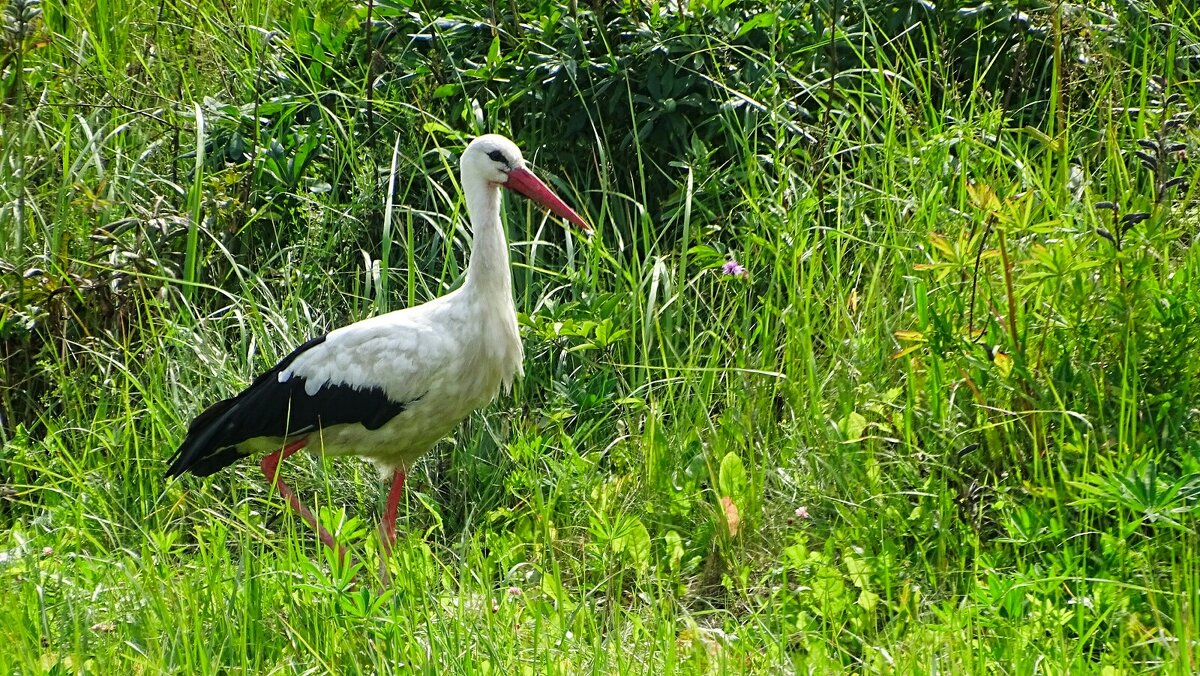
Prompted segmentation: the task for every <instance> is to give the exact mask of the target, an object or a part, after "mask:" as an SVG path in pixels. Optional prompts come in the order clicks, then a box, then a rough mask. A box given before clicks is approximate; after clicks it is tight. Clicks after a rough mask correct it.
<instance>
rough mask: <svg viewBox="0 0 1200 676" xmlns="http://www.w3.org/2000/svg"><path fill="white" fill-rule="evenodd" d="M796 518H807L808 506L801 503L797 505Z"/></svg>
mask: <svg viewBox="0 0 1200 676" xmlns="http://www.w3.org/2000/svg"><path fill="white" fill-rule="evenodd" d="M796 518H797V519H807V518H808V508H807V507H805V506H803V505H801V506H799V507H797V508H796Z"/></svg>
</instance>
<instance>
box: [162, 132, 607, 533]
mask: <svg viewBox="0 0 1200 676" xmlns="http://www.w3.org/2000/svg"><path fill="white" fill-rule="evenodd" d="M460 171H461V178H462V186H463V192H464V193H465V196H466V201H467V212H468V214H469V216H470V219H471V224H472V226H473V231H474V245H473V249H472V253H471V261H470V264H469V267H468V270H467V277H466V280H465V281H464V283H463V285H462V286H461V287H459V288H458V289H457V290H455V291H452V292H451V293H448V294H446V295H445V296H442V297H441V298H437V299H435V300H432V301H430V302H428V303H425V304H424V305H420V306H417V307H412V308H407V309H404V310H398V311H396V312H391V313H388V314H385V315H381V316H378V317H373V318H371V319H366V320H363V321H360V322H356V323H354V324H351V325H349V326H345V327H342V328H340V329H337V330H334V331H331V332H330V333H329V334H327V335H325V336H321V337H318V338H314V339H313V340H310V341H309V342H307V343H305V344H304V345H302V346H300V347H299V348H297V349H296V350H295V351H294V352H292V353H291V354H290V355H288V356H287V357H285V358H284V359H283V360H281V361H280V362H279V364H277V365H276V366H275V367H274V368H272V369H271V370H269V371H267V372H266V373H264V374H262V375H261V376H259V377H258V378H257V379H256V380H255V381H254V383H252V384H251V385H250V386H249V387H248V388H246V390H244V391H242V392H241V393H240V394H238V395H237V396H235V397H232V398H230V399H226V400H223V401H220V402H217V403H216V404H213V405H212V406H210V407H209V408H208V409H206V410H205V411H204V412H203V413H201V414H200V415H199V416H197V417H196V419H195V420H194V421H193V422H192V424H191V426H190V427H189V428H188V434H187V437H186V438H185V439H184V442H183V444H182V445H180V447H179V449H178V451H176V453H175V455H174V457H173V458H172V459H171V465H170V467H169V468H168V470H167V474H168V476H178V475H180V474H182V473H184V472H190V473H193V474H197V475H200V476H206V475H208V474H212V473H213V472H216V471H218V470H220V469H221V468H223V467H225V466H227V465H229V464H231V463H233V462H234V461H236V460H237V459H238V458H240V457H243V456H246V455H250V454H256V453H268V455H267V456H266V457H265V458H264V459H263V461H262V469H263V473H264V474H265V475H266V477H267V480H268V481H270V482H272V483H273V484H274V485H275V486H276V487H277V488H278V490H279V492H280V493H281V494H282V495H283V496H284V497H286V498H287V499H288V501H289V502H290V503H291V505H292V506H293V507H294V508H295V509H296V510H297V511H299V512H300V514H301V515H302V516H303V517H304V518H305V520H307V521H309V523H310V524H312V525H313V526H314V527H315V528H317V530H318V532H319V534H320V536H321V539H322V541H323V542H325V543H326V544H327V545H329V546H330V547H331V548H334V549H336V550H337V551H339V552H342V550H341V548H340V547H338V546H337V545H336V543H335V542H334V541H333V537H332V536H331V535H330V534H329V533H328V532H327V531H326V530H325V529H324V528H321V527H320V526H319V525H317V523H316V520H315V519H314V518H313V517H312V515H311V513H309V512H308V510H307V509H305V508H304V506H303V505H302V504H301V503H300V501H299V499H298V498H296V496H295V493H294V492H292V490H291V489H290V488H289V487H288V486H287V484H285V483H284V482H283V481H282V480H281V479H279V477H278V466H279V463H280V462H281V461H282V460H283V459H284V458H287V457H288V456H289V455H291V454H292V453H295V452H296V451H298V450H300V449H301V448H308V449H309V450H310V451H312V452H320V453H325V454H331V455H356V456H360V457H363V458H366V459H368V460H371V461H372V462H375V463H376V464H378V465H380V466H381V467H384V468H388V469H391V470H393V472H394V474H393V481H392V489H391V491H390V492H389V496H388V505H387V510H386V512H385V516H384V522H383V524H382V526H383V528H382V530H383V532H384V535H385V536H386V537H385V543H388V544H390V542H391V540H392V538H394V530H395V517H396V508H397V502H398V500H399V497H400V494H401V489H402V487H403V484H404V473H405V472H406V471H407V469H408V468H409V467H410V466H411V465H412V463H413V462H415V461H416V460H417V458H419V457H420V456H421V455H422V454H424V453H425V452H426V451H428V450H429V449H430V448H431V447H432V446H433V445H434V444H435V443H437V441H438V440H439V439H441V438H442V437H444V436H445V435H446V434H447V433H448V432H450V430H452V429H453V428H454V427H455V426H456V425H457V424H458V423H460V422H461V421H462V420H463V418H465V417H466V416H468V415H469V414H470V413H471V412H472V411H474V410H476V409H478V408H479V407H481V406H483V405H485V404H487V403H488V402H490V401H491V400H492V399H493V398H495V396H496V394H497V393H499V391H500V389H501V388H502V387H503V388H504V389H506V390H507V389H509V388H511V387H512V383H513V380H514V379H515V378H517V377H520V376H521V375H523V368H522V358H523V350H522V347H521V340H520V335H519V334H518V331H517V317H516V309H515V307H514V306H513V299H512V273H511V271H510V268H509V258H508V243H507V240H506V238H505V236H504V231H503V227H502V225H501V222H500V189H501V188H502V187H504V188H510V189H512V190H516V191H517V192H520V193H522V194H524V195H526V196H527V197H529V198H531V199H533V200H535V201H537V202H539V203H541V204H542V205H543V206H545V207H546V208H548V209H550V210H551V211H553V212H554V213H556V214H558V215H559V216H562V217H563V218H566V219H567V220H569V221H571V222H573V223H575V224H577V225H579V226H580V227H581V228H584V229H585V230H588V229H590V228H589V226H588V225H587V223H586V222H585V221H584V220H583V219H582V218H581V217H580V216H579V215H578V214H576V213H575V212H574V211H572V210H571V208H570V207H568V206H567V205H566V204H564V203H563V202H562V200H560V199H559V198H558V197H557V196H556V195H554V193H553V192H552V191H551V190H550V189H549V188H547V187H546V185H545V184H544V183H542V182H541V181H540V180H538V179H537V178H536V177H535V176H534V175H533V174H532V173H531V172H530V171H529V170H528V169H527V168H526V167H525V161H524V159H523V158H522V156H521V151H520V149H518V148H517V146H516V145H515V144H513V143H512V142H511V141H509V140H508V139H506V138H504V137H502V136H497V135H486V136H481V137H479V138H477V139H475V140H474V141H472V142H471V144H470V145H468V146H467V149H466V151H465V152H464V153H463V156H462V160H461V168H460Z"/></svg>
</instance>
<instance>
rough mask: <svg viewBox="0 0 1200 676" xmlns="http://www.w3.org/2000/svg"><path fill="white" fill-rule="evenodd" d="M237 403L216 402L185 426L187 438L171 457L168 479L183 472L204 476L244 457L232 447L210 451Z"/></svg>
mask: <svg viewBox="0 0 1200 676" xmlns="http://www.w3.org/2000/svg"><path fill="white" fill-rule="evenodd" d="M237 399H238V398H237V397H231V398H229V399H223V400H221V401H218V402H217V403H215V404H213V405H212V406H209V407H208V408H206V409H204V412H203V413H201V414H200V415H198V416H196V419H195V420H193V421H192V424H191V425H189V426H188V433H187V437H186V438H185V439H184V440H183V443H182V444H180V445H179V449H178V450H176V451H175V454H174V455H172V456H171V460H170V462H171V465H170V466H169V467H168V468H167V476H168V477H176V476H180V475H181V474H183V473H184V472H191V473H192V474H195V475H197V476H208V475H210V474H213V473H215V472H217V471H220V470H222V469H224V468H226V467H228V466H229V465H232V464H233V463H234V462H236V461H237V460H238V459H239V458H242V457H245V455H246V454H245V453H241V452H239V451H238V449H237V447H236V446H226V447H224V448H221V447H216V448H214V446H216V445H217V444H220V442H221V441H222V439H219V438H218V437H220V436H223V435H220V434H219V431H220V430H221V429H222V428H223V427H225V423H226V417H227V416H228V415H229V414H230V413H231V412H232V411H233V410H234V408H235V407H236V406H237Z"/></svg>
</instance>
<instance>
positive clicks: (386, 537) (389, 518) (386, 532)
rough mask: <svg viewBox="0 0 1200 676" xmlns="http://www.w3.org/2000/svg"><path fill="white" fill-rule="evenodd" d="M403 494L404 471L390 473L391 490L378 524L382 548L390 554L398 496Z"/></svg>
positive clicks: (394, 535)
mask: <svg viewBox="0 0 1200 676" xmlns="http://www.w3.org/2000/svg"><path fill="white" fill-rule="evenodd" d="M403 494H404V470H402V469H398V470H396V471H395V472H393V473H392V488H391V490H389V491H388V497H387V507H386V508H385V509H384V510H383V521H381V522H380V523H379V534H380V535H381V536H383V546H384V547H385V548H386V549H387V550H388V551H389V552H391V550H392V544H393V543H394V542H396V513H397V512H398V511H399V510H400V496H401V495H403Z"/></svg>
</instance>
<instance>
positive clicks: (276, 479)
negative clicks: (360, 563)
mask: <svg viewBox="0 0 1200 676" xmlns="http://www.w3.org/2000/svg"><path fill="white" fill-rule="evenodd" d="M306 445H308V439H301V440H299V441H293V442H292V443H290V444H288V445H287V446H284V447H283V448H282V449H280V450H278V451H275V452H274V453H272V454H270V455H268V456H267V457H265V458H263V459H262V463H261V464H260V466H261V467H262V472H263V476H265V477H267V483H269V484H271V485H272V486H274V487H275V490H277V491H279V494H280V495H282V496H283V497H284V498H286V499H287V501H288V504H289V505H291V506H292V509H294V510H296V511H297V512H299V513H300V516H301V517H303V518H304V520H305V521H307V522H308V525H310V526H312V527H313V528H314V529H315V530H316V531H317V535H318V536H319V537H320V538H321V542H324V543H325V546H326V547H329V548H330V549H332V550H333V551H335V552H337V555H338V559H339V560H340V561H342V562H343V563H344V562H345V561H346V550H345V549H343V548H342V546H341V545H339V544H338V543H337V542H335V541H334V539H333V535H331V534H330V533H329V531H327V530H325V528H323V527H322V526H321V524H319V523H317V519H316V517H314V516H313V515H312V512H310V511H308V509H307V508H306V507H305V506H304V505H302V504H300V498H298V497H296V492H295V491H293V490H292V489H291V487H290V486H288V485H287V484H285V483H284V482H283V479H282V478H281V477H280V476H279V463H281V462H283V460H284V459H286V458H288V457H289V456H291V455H292V454H293V453H295V452H296V451H298V450H300V449H302V448H304V447H305V446H306Z"/></svg>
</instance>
